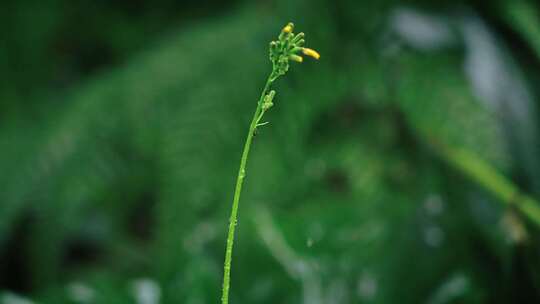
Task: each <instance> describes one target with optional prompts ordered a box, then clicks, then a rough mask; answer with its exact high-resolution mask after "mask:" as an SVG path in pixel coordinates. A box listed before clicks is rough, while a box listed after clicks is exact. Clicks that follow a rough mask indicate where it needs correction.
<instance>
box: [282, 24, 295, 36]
mask: <svg viewBox="0 0 540 304" xmlns="http://www.w3.org/2000/svg"><path fill="white" fill-rule="evenodd" d="M293 28H294V24H293V23H292V22H289V23H287V25H285V27H284V28H283V29H282V30H281V31H282V32H283V33H285V34H288V33H291V32H292V31H293Z"/></svg>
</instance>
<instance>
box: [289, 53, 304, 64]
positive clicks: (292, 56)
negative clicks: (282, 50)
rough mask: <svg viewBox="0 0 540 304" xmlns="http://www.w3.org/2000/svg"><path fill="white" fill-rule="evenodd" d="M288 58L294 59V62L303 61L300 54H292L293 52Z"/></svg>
mask: <svg viewBox="0 0 540 304" xmlns="http://www.w3.org/2000/svg"><path fill="white" fill-rule="evenodd" d="M289 58H290V59H291V60H294V61H296V62H302V61H304V58H302V57H301V56H298V55H294V54H292V55H290V56H289Z"/></svg>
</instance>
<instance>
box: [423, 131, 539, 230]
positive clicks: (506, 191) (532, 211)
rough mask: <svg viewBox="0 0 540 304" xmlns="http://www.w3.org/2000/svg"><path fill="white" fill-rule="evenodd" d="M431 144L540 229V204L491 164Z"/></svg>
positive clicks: (473, 156) (477, 157) (468, 153)
mask: <svg viewBox="0 0 540 304" xmlns="http://www.w3.org/2000/svg"><path fill="white" fill-rule="evenodd" d="M430 142H431V144H432V146H433V147H435V148H436V150H437V151H438V152H439V153H440V154H441V155H442V156H443V158H444V159H446V161H447V162H449V163H450V164H452V165H454V166H455V167H456V168H457V169H458V170H460V171H461V172H462V173H464V174H465V175H467V176H468V177H469V178H471V179H472V180H474V181H475V182H476V183H478V184H479V185H481V186H482V187H484V189H486V190H488V191H489V192H490V193H491V194H492V195H493V196H494V197H496V198H497V199H498V200H499V201H500V202H501V203H505V204H508V205H512V206H513V207H515V208H516V209H517V210H519V211H520V212H521V213H522V214H524V215H525V216H526V217H527V218H528V219H529V220H530V221H532V222H533V223H535V224H536V225H537V226H539V227H540V204H539V203H538V202H537V201H536V200H535V199H534V198H532V197H531V196H529V195H527V194H525V193H522V192H521V191H520V189H519V188H518V187H517V186H516V185H514V184H513V183H512V182H511V181H510V180H509V179H507V178H506V177H505V176H504V175H502V174H500V173H499V172H497V170H496V169H495V168H493V167H492V166H491V165H490V164H489V163H487V162H486V161H484V160H483V159H482V158H480V157H479V156H477V155H475V154H474V153H472V152H470V151H467V150H464V149H458V148H451V147H450V146H448V145H445V144H443V143H441V142H439V141H436V140H434V139H432V140H431V141H430Z"/></svg>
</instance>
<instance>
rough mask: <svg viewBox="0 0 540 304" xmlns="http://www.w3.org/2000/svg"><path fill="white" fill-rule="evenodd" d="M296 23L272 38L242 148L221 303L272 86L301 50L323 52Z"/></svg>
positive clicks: (225, 298)
mask: <svg viewBox="0 0 540 304" xmlns="http://www.w3.org/2000/svg"><path fill="white" fill-rule="evenodd" d="M293 30H294V24H293V23H288V24H287V25H286V26H285V27H284V28H283V29H282V30H281V33H280V34H279V36H278V39H277V40H275V41H272V42H270V61H271V62H272V72H271V73H270V75H269V76H268V79H267V80H266V84H265V86H264V89H263V91H262V93H261V96H260V98H259V101H258V103H257V108H256V109H255V113H254V114H253V118H252V120H251V124H250V125H249V131H248V134H247V138H246V142H245V144H244V150H243V151H242V157H241V159H240V169H239V170H238V177H237V179H236V188H235V191H234V198H233V203H232V210H231V217H230V219H229V232H228V235H227V245H226V250H225V263H224V267H223V289H222V296H221V303H222V304H228V303H229V288H230V278H231V261H232V250H233V244H234V232H235V228H236V223H237V221H238V220H237V219H238V204H239V202H240V194H241V192H242V184H243V183H244V178H245V176H246V163H247V159H248V155H249V150H250V147H251V142H252V141H253V136H254V135H255V132H256V131H257V128H258V127H260V126H263V125H265V124H267V122H261V119H262V118H263V116H264V113H266V111H268V109H270V108H271V107H272V106H273V105H274V103H273V100H274V97H275V95H276V91H274V90H270V88H271V86H272V83H273V82H274V81H276V79H278V78H279V77H280V76H283V75H285V74H286V73H287V71H288V70H289V61H291V60H292V61H295V62H299V63H301V62H302V61H303V60H304V59H303V57H302V56H301V55H300V54H303V55H306V56H309V57H312V58H315V59H317V60H318V59H319V58H320V57H321V56H320V55H319V53H317V52H316V51H314V50H312V49H310V48H306V47H304V43H305V40H304V33H298V34H294V33H293Z"/></svg>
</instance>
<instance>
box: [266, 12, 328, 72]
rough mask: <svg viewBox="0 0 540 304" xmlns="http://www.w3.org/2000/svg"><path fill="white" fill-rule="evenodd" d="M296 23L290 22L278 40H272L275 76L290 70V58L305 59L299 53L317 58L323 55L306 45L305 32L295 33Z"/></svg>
mask: <svg viewBox="0 0 540 304" xmlns="http://www.w3.org/2000/svg"><path fill="white" fill-rule="evenodd" d="M293 30H294V24H293V23H288V24H287V25H286V26H285V27H284V28H283V29H282V30H281V33H280V34H279V37H278V40H276V41H272V42H270V61H272V65H273V71H274V72H275V75H274V76H275V77H274V79H275V78H277V77H279V76H281V75H284V74H285V73H286V72H287V71H288V70H289V60H293V61H296V62H302V61H304V58H303V57H302V56H300V55H299V54H304V55H306V56H309V57H313V58H315V59H319V58H320V57H321V55H319V53H317V52H316V51H315V50H312V49H310V48H306V47H304V43H305V40H304V33H298V34H294V33H293Z"/></svg>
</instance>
